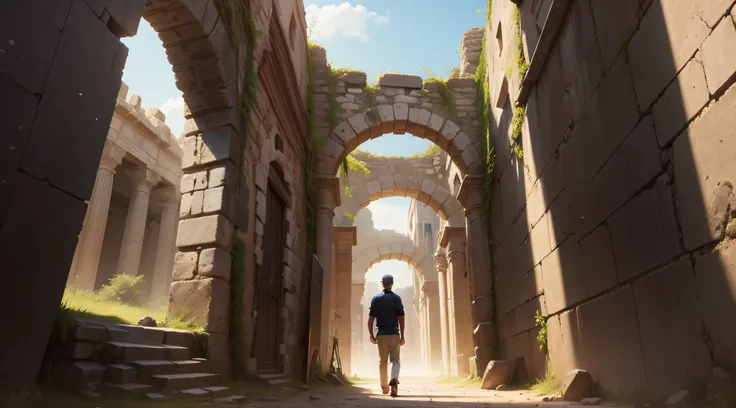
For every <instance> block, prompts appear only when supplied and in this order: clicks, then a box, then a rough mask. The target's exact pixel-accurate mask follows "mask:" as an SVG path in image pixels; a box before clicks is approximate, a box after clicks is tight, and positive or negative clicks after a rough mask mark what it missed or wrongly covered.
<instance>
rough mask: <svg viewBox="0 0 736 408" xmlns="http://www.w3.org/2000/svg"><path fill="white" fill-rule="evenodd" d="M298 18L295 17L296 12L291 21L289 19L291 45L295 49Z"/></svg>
mask: <svg viewBox="0 0 736 408" xmlns="http://www.w3.org/2000/svg"><path fill="white" fill-rule="evenodd" d="M295 38H296V19H295V18H294V14H292V15H291V21H289V46H291V50H292V51H293V50H294V43H295V42H296V40H295Z"/></svg>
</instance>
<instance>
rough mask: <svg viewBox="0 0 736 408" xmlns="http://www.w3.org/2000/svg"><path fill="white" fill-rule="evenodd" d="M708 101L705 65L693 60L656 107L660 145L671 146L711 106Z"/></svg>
mask: <svg viewBox="0 0 736 408" xmlns="http://www.w3.org/2000/svg"><path fill="white" fill-rule="evenodd" d="M708 98H709V95H708V84H707V83H706V82H705V73H704V72H703V64H702V63H700V62H699V61H697V60H692V61H690V62H688V64H687V65H686V66H685V68H683V70H682V72H680V74H679V75H677V79H675V81H674V82H672V84H671V85H670V86H669V87H668V88H667V90H666V91H665V93H664V95H663V96H662V98H660V100H659V101H657V104H656V105H654V109H653V112H652V113H653V114H654V124H655V127H656V128H657V140H658V141H659V145H660V146H664V145H666V144H668V143H669V142H670V141H671V140H672V139H673V138H674V137H675V135H676V134H677V133H678V131H679V130H680V129H682V127H683V126H684V125H685V123H687V122H688V121H689V120H690V119H692V117H693V116H695V114H696V113H698V112H699V111H700V109H701V108H702V107H703V106H704V105H705V104H706V103H707V102H708Z"/></svg>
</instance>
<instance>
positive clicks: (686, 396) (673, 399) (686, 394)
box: [664, 390, 691, 408]
mask: <svg viewBox="0 0 736 408" xmlns="http://www.w3.org/2000/svg"><path fill="white" fill-rule="evenodd" d="M690 400H691V396H690V391H688V390H682V391H677V392H676V393H674V394H672V395H671V396H670V397H669V398H667V401H666V402H665V403H664V406H665V407H667V408H687V406H688V403H689V402H690Z"/></svg>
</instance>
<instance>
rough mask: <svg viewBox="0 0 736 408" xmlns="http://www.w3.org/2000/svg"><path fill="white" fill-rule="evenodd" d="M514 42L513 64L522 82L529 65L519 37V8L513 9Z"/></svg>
mask: <svg viewBox="0 0 736 408" xmlns="http://www.w3.org/2000/svg"><path fill="white" fill-rule="evenodd" d="M513 17H514V28H515V31H514V40H515V41H516V54H515V55H514V62H515V63H516V68H518V69H519V80H520V81H523V80H524V75H526V71H528V70H529V64H528V63H527V62H526V56H525V55H524V43H523V40H522V37H521V12H520V11H519V6H518V5H517V6H516V7H514V15H513Z"/></svg>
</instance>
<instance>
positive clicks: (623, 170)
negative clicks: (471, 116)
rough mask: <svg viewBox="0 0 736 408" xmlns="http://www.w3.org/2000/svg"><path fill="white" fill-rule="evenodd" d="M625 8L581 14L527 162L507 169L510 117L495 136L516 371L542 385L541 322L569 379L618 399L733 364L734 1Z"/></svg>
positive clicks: (501, 323) (557, 61) (526, 139)
mask: <svg viewBox="0 0 736 408" xmlns="http://www.w3.org/2000/svg"><path fill="white" fill-rule="evenodd" d="M497 3H499V4H500V6H499V7H498V9H496V10H494V15H493V24H496V22H497V21H499V19H504V18H506V17H504V16H503V15H499V14H496V12H500V11H501V10H503V9H504V6H503V5H504V3H501V2H494V8H495V7H496V6H497ZM532 3H535V4H536V3H537V2H525V3H523V4H522V6H521V7H522V10H521V18H522V26H523V27H525V30H529V29H533V27H531V26H533V24H530V23H528V22H527V23H524V22H523V20H524V19H534V18H536V16H535V15H533V14H531V13H532V12H533V10H532V9H531V8H532V7H534V5H533V4H532ZM615 3H616V4H613V3H609V2H597V1H590V0H579V1H576V2H573V5H572V6H571V8H570V10H569V12H568V16H567V20H566V22H565V24H564V26H563V28H562V30H561V33H560V35H559V37H558V39H557V44H556V45H555V46H554V48H553V50H552V53H551V55H550V57H549V58H548V62H547V64H546V66H545V68H544V72H543V73H542V75H541V76H540V77H539V79H538V82H537V83H536V85H535V87H534V89H533V90H532V92H531V94H530V98H529V101H528V105H527V115H528V116H527V123H526V127H525V129H524V133H523V151H524V159H523V161H521V162H518V163H516V162H515V160H511V161H510V162H509V159H508V158H509V157H512V158H513V156H512V153H511V152H510V149H509V143H508V142H509V138H508V137H507V135H508V134H509V125H508V118H507V117H505V116H501V120H500V123H501V124H500V125H499V126H498V127H497V128H495V129H493V127H494V123H491V126H492V130H493V131H494V132H493V135H494V142H495V145H496V149H497V152H498V158H497V161H498V163H497V169H498V170H497V180H496V182H495V184H494V187H495V189H494V197H493V204H494V207H493V208H494V211H493V224H492V229H493V231H492V236H493V242H494V246H493V253H494V269H495V275H496V293H497V308H498V313H497V319H498V328H499V332H500V334H501V335H500V337H501V339H502V342H503V349H504V353H505V356H506V358H509V359H515V358H524V359H525V362H526V367H527V368H528V370H529V371H530V372H532V373H535V374H536V375H542V374H543V373H544V368H543V367H544V365H543V362H544V356H543V355H541V353H540V352H539V351H538V347H537V346H538V345H537V344H536V342H535V340H536V333H537V329H536V328H534V320H533V315H534V313H535V311H536V310H540V311H541V312H542V314H544V315H546V316H547V317H548V320H547V328H548V336H547V342H548V346H549V363H550V364H551V366H552V368H553V370H554V372H555V373H556V374H557V377H558V380H561V379H562V378H561V377H564V374H565V373H566V372H567V371H568V370H570V369H573V368H583V369H587V370H589V371H590V372H591V374H592V375H593V377H594V379H595V380H596V381H598V382H599V384H600V387H601V391H602V393H603V394H604V395H605V396H610V397H619V398H627V397H637V398H638V397H640V396H646V397H647V398H649V399H652V400H655V401H662V400H664V399H666V398H667V397H668V396H669V395H671V394H672V393H674V392H676V391H678V390H681V389H690V390H691V391H692V392H695V393H702V392H703V391H704V389H705V384H706V383H707V381H708V378H709V376H710V373H711V370H712V368H713V367H714V366H723V367H725V368H727V369H729V370H734V369H736V346H734V343H733V341H731V339H732V335H733V333H735V332H736V323H734V321H733V319H732V318H728V316H733V315H734V313H735V312H736V304H735V302H734V299H733V295H732V293H734V290H735V289H736V245H735V244H734V243H733V241H731V240H730V239H729V238H728V237H726V238H725V239H724V234H725V230H726V225H727V223H728V222H729V220H731V219H732V215H729V210H728V209H729V205H730V211H731V212H733V211H734V210H735V209H736V200H735V198H734V195H733V192H732V185H731V184H730V183H732V182H734V180H733V177H734V175H736V165H735V164H734V163H736V161H735V160H734V151H736V149H735V147H736V146H734V144H735V143H736V137H735V136H736V135H734V129H736V118H734V116H733V115H732V112H733V109H734V107H736V89H734V88H733V87H731V85H732V84H733V83H734V76H733V73H734V71H736V64H733V63H732V62H729V61H725V60H724V59H723V58H720V57H719V55H723V54H728V53H730V52H731V51H729V50H733V46H734V45H736V29H735V28H734V20H733V19H732V17H731V16H730V15H729V11H730V8H731V7H732V4H731V3H732V2H730V1H729V2H725V1H721V2H709V1H695V2H689V3H688V4H685V3H679V2H677V3H676V2H667V1H654V2H651V3H650V2H644V3H646V4H644V5H641V6H640V4H639V3H640V2H639V1H637V0H625V1H621V2H615ZM675 3H676V4H675ZM715 3H719V4H715ZM726 3H729V4H726ZM509 4H510V3H509ZM508 12H509V13H510V10H509V11H508ZM526 37H527V38H529V37H530V36H529V35H527V36H526ZM507 38H512V37H507ZM489 41H490V40H489ZM529 48H532V49H533V48H534V47H533V46H532V45H529ZM491 54H493V53H491ZM729 63H730V65H729ZM489 65H490V66H491V67H493V65H492V64H489ZM496 65H498V64H496ZM491 77H492V78H493V72H491ZM512 88H513V87H512ZM729 88H731V89H729ZM513 97H514V98H515V97H516V96H515V95H513ZM491 102H493V101H491ZM709 102H711V104H710V106H709V108H708V109H707V110H705V109H704V107H705V106H706V105H708V104H709ZM509 110H510V109H509V108H508V105H507V108H506V109H505V110H504V114H506V112H507V111H509ZM492 122H493V121H492ZM729 203H730V204H729ZM732 228H733V225H732ZM530 360H531V361H530ZM540 360H541V363H540ZM540 364H541V365H540ZM732 372H733V371H732Z"/></svg>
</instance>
